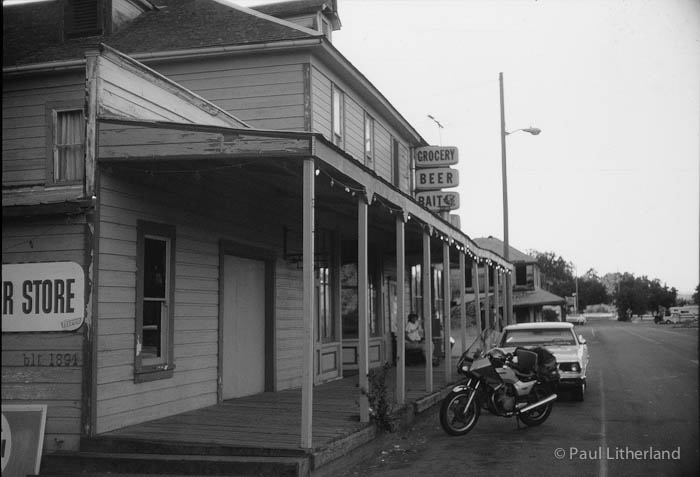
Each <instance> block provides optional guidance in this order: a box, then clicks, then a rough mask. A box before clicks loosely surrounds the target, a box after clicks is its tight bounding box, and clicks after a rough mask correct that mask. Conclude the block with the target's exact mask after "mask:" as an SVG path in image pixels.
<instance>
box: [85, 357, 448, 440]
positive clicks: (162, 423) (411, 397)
mask: <svg viewBox="0 0 700 477" xmlns="http://www.w3.org/2000/svg"><path fill="white" fill-rule="evenodd" d="M386 379H387V388H388V389H389V398H390V399H391V400H393V399H394V387H395V383H396V368H393V367H392V368H390V369H389V372H388V373H387V376H386ZM454 379H455V378H454V373H453V379H452V380H453V381H454ZM357 383H358V377H357V376H350V377H346V378H343V379H339V380H336V381H332V382H329V383H324V384H321V385H318V386H315V387H314V392H313V422H312V425H313V429H312V437H313V448H314V449H322V448H325V447H328V445H329V444H331V443H332V442H333V441H336V440H338V439H342V438H344V437H348V436H350V435H352V434H354V433H356V432H359V431H360V430H362V429H365V428H366V427H368V426H369V425H370V424H368V423H361V422H360V420H359V404H358V402H359V389H358V386H357ZM445 385H446V383H445V372H444V362H443V363H441V365H440V366H436V367H433V389H434V390H435V391H438V390H440V389H442V388H443V387H445ZM429 394H432V393H429V392H426V390H425V366H424V365H413V366H407V367H406V402H407V403H410V402H415V401H417V400H419V399H421V398H423V397H425V396H427V395H429ZM99 438H116V439H120V440H122V439H124V440H138V441H148V442H170V443H178V444H182V445H198V446H206V445H215V446H222V447H231V448H255V449H271V450H274V449H277V450H282V449H285V450H300V444H301V390H300V389H289V390H284V391H278V392H265V393H261V394H255V395H253V396H247V397H241V398H235V399H230V400H226V401H224V402H222V403H220V404H216V405H213V406H209V407H206V408H202V409H197V410H194V411H189V412H185V413H182V414H178V415H174V416H169V417H165V418H160V419H156V420H153V421H149V422H144V423H141V424H136V425H132V426H128V427H125V428H122V429H117V430H114V431H110V432H107V433H104V434H101V435H100V436H98V439H99Z"/></svg>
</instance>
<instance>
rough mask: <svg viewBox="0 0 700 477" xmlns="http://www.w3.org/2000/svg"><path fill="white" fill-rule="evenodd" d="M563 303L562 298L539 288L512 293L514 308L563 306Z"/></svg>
mask: <svg viewBox="0 0 700 477" xmlns="http://www.w3.org/2000/svg"><path fill="white" fill-rule="evenodd" d="M564 302H565V300H564V299H563V298H562V297H560V296H558V295H555V294H554V293H550V292H548V291H547V290H542V289H541V288H538V289H536V290H530V291H515V292H513V307H514V308H518V307H525V306H537V305H563V304H564Z"/></svg>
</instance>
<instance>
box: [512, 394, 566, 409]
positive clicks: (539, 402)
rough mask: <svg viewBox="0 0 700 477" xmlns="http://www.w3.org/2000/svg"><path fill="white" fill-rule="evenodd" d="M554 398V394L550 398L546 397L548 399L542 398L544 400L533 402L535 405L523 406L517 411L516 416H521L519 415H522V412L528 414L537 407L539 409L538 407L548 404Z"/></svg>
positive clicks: (555, 396)
mask: <svg viewBox="0 0 700 477" xmlns="http://www.w3.org/2000/svg"><path fill="white" fill-rule="evenodd" d="M556 398H557V395H556V394H552V395H551V396H548V397H546V398H544V399H543V400H541V401H537V402H535V403H532V404H530V405H527V406H525V407H524V408H522V409H518V414H521V413H523V412H530V411H532V410H533V409H535V408H538V407H540V406H543V405H545V404H547V403H548V402H552V401H554V400H555V399H556Z"/></svg>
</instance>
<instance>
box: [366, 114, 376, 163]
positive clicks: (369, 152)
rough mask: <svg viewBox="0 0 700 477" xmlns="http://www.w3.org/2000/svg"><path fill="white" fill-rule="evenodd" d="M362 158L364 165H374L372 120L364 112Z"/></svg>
mask: <svg viewBox="0 0 700 477" xmlns="http://www.w3.org/2000/svg"><path fill="white" fill-rule="evenodd" d="M364 150H365V152H364V156H365V165H367V166H370V167H373V165H374V150H375V142H374V118H373V117H372V116H370V115H369V113H367V111H365V124H364Z"/></svg>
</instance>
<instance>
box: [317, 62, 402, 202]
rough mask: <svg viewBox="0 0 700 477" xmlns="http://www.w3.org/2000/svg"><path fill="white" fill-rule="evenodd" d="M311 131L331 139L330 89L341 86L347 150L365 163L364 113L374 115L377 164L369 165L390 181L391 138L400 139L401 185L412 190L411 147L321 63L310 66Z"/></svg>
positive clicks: (375, 158)
mask: <svg viewBox="0 0 700 477" xmlns="http://www.w3.org/2000/svg"><path fill="white" fill-rule="evenodd" d="M310 81H311V87H310V91H311V119H312V121H311V130H312V131H313V132H316V133H320V134H323V135H324V136H325V137H326V139H328V140H329V141H330V140H331V124H332V123H331V117H332V108H331V90H332V86H331V85H332V84H336V85H338V86H339V87H340V88H341V89H342V90H343V93H344V94H345V144H344V148H345V152H347V153H348V154H350V155H351V156H352V157H354V158H355V159H356V160H357V161H360V162H363V163H364V116H365V112H367V113H368V114H369V115H370V116H372V118H374V148H375V152H374V163H373V164H367V165H368V166H369V167H370V168H372V169H374V171H375V172H376V173H377V174H378V175H379V176H380V177H382V178H384V179H385V180H387V181H391V175H392V158H391V141H392V138H396V139H397V140H398V141H399V152H400V154H399V168H400V171H399V177H400V180H399V187H400V188H401V190H402V191H404V192H409V180H408V178H409V172H410V171H409V169H410V162H409V161H410V156H409V152H408V151H409V148H408V144H407V142H406V140H405V139H403V138H402V137H401V136H400V135H399V134H398V133H397V131H396V130H395V129H393V128H392V127H390V126H389V124H388V121H387V120H386V119H385V118H384V117H382V116H380V115H379V114H378V113H377V111H376V110H374V108H372V107H370V106H369V104H368V102H367V101H364V100H363V99H362V97H361V96H360V95H358V94H356V93H355V92H354V91H353V90H352V89H350V88H349V87H348V86H347V84H345V82H344V81H343V80H342V79H341V78H339V77H337V76H335V75H334V74H333V73H331V72H330V71H328V70H326V69H322V67H321V66H320V65H312V66H311V79H310Z"/></svg>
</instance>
